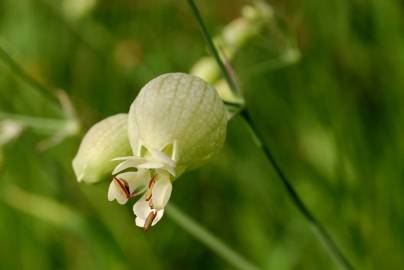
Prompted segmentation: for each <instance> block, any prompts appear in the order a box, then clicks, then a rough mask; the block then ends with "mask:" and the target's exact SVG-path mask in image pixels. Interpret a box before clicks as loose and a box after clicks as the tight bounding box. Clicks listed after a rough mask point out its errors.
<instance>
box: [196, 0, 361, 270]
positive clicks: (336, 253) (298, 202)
mask: <svg viewBox="0 0 404 270" xmlns="http://www.w3.org/2000/svg"><path fill="white" fill-rule="evenodd" d="M188 3H189V5H190V7H191V10H192V12H193V14H194V16H195V19H196V21H197V22H198V24H199V26H200V28H201V30H202V34H203V36H204V38H205V40H206V42H207V44H208V49H209V50H210V53H211V54H212V55H213V57H214V58H215V60H216V62H217V64H218V65H219V67H220V69H221V71H222V73H223V75H224V78H225V79H226V81H227V83H228V84H229V87H230V89H231V90H232V91H233V92H234V93H235V94H239V93H240V90H239V89H238V87H237V84H236V82H235V81H234V77H232V76H230V73H229V71H228V70H227V69H226V67H225V65H224V63H223V61H222V59H221V58H220V55H219V53H218V51H217V49H216V47H215V45H214V43H213V41H212V37H211V36H210V34H209V31H208V30H207V27H206V25H205V23H204V21H203V18H202V16H201V14H200V12H199V10H198V7H197V6H196V4H195V2H194V1H193V0H188ZM235 105H236V104H235ZM240 115H241V116H242V117H243V119H244V120H245V122H246V124H247V125H248V127H249V130H250V131H251V134H252V137H253V139H254V142H255V143H256V145H257V147H259V148H260V149H261V150H262V152H263V153H264V154H265V156H266V158H267V159H268V161H269V162H270V163H271V164H272V166H273V167H274V169H275V171H276V173H277V174H278V176H279V179H280V181H281V182H282V184H283V186H284V187H285V189H286V191H287V193H288V195H289V197H290V199H291V200H292V202H293V204H294V205H295V206H296V208H297V209H298V210H299V211H300V212H301V213H302V215H303V216H304V218H305V219H306V220H307V221H308V222H309V224H310V225H311V226H312V228H313V229H314V231H315V232H316V233H317V236H318V237H319V238H320V240H321V241H322V242H323V243H324V245H325V246H326V248H327V250H328V251H329V252H330V254H331V255H332V256H333V257H334V258H335V259H336V261H337V262H338V263H339V264H340V266H341V267H343V268H344V269H347V270H352V269H354V268H353V266H352V265H351V263H350V262H349V260H348V259H347V258H346V257H345V255H344V254H343V253H342V251H341V250H340V249H339V248H338V246H337V244H336V243H335V242H334V240H333V239H332V238H331V236H330V234H329V233H328V232H327V230H326V229H325V227H324V226H323V225H322V224H321V223H320V222H319V221H318V220H317V219H316V218H315V217H314V215H313V214H312V213H311V211H310V210H309V209H308V208H307V206H306V205H305V204H304V202H303V200H302V199H301V198H300V196H299V195H298V193H297V192H296V190H295V189H294V187H293V186H292V184H291V182H290V181H289V179H288V178H287V176H286V174H285V173H284V171H283V170H282V169H281V167H280V166H279V164H278V162H277V161H276V160H275V158H274V156H273V154H272V152H271V150H270V148H269V146H267V145H266V144H265V143H264V140H263V137H262V136H261V134H260V133H259V132H258V129H257V127H256V126H255V124H254V122H253V121H252V118H251V115H250V113H249V111H248V108H247V107H244V108H243V109H242V110H240Z"/></svg>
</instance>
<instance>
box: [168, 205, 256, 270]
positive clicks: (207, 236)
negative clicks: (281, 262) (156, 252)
mask: <svg viewBox="0 0 404 270" xmlns="http://www.w3.org/2000/svg"><path fill="white" fill-rule="evenodd" d="M165 209H166V213H167V215H168V216H169V217H170V218H171V219H172V220H173V221H174V222H175V223H177V225H179V226H180V227H182V228H183V229H184V230H185V231H187V232H188V233H189V234H191V235H192V236H193V237H195V238H196V239H198V240H199V241H201V242H202V243H203V244H205V245H206V246H207V247H209V248H210V249H211V250H213V251H214V252H215V253H216V254H218V255H219V256H221V257H222V258H223V259H224V260H226V261H227V262H228V263H230V264H232V265H233V266H234V267H235V268H237V269H241V270H258V269H259V268H258V267H256V266H254V265H253V264H252V263H250V262H249V261H247V260H246V259H245V258H243V257H242V256H241V255H239V254H238V253H237V252H235V251H234V250H232V249H231V248H230V247H229V246H227V245H226V244H224V243H223V242H222V241H221V240H220V239H218V238H217V237H216V236H214V235H213V234H212V233H210V232H209V231H208V230H206V229H205V228H204V227H202V226H201V225H199V224H198V223H196V222H195V221H194V220H192V219H191V218H190V217H188V216H187V215H186V214H185V213H183V212H182V211H180V210H179V209H178V208H177V207H176V206H174V204H173V203H170V204H169V205H167V206H166V208H165Z"/></svg>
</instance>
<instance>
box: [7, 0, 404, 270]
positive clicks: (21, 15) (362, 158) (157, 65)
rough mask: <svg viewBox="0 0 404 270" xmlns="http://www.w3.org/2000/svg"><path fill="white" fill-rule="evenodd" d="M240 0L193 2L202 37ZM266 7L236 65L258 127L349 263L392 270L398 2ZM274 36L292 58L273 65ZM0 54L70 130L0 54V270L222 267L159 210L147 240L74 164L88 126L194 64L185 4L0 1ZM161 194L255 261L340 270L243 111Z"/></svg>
mask: <svg viewBox="0 0 404 270" xmlns="http://www.w3.org/2000/svg"><path fill="white" fill-rule="evenodd" d="M248 3H249V2H248V1H243V0H237V1H230V0H226V1H214V0H209V1H198V4H199V6H200V8H201V11H202V13H203V15H204V18H205V20H206V22H207V24H208V26H209V28H210V30H211V32H212V33H215V34H217V33H220V31H221V29H222V28H223V27H224V26H225V25H227V24H228V23H229V22H230V21H232V20H233V19H235V18H237V17H239V16H240V12H241V9H242V6H244V5H245V4H248ZM268 3H269V4H270V5H271V6H272V8H273V12H274V14H275V18H274V20H273V21H272V22H271V23H270V25H269V26H268V27H266V28H265V29H264V30H263V31H261V32H260V34H259V35H258V36H257V37H256V38H254V39H253V40H250V41H249V42H248V44H246V45H245V46H244V47H243V48H242V49H241V50H240V52H239V53H238V54H237V56H236V57H235V59H234V61H233V62H232V64H233V66H234V69H235V71H236V73H237V74H238V76H239V80H240V84H241V86H242V89H243V91H244V93H245V95H246V100H247V104H248V105H249V107H250V109H251V110H252V115H253V118H254V120H255V122H256V123H257V125H258V127H259V128H260V130H261V131H262V132H261V133H262V134H263V135H264V136H265V139H266V142H267V143H268V144H269V145H270V146H271V148H272V149H273V152H274V154H275V156H276V157H277V159H278V160H279V162H280V164H281V166H282V168H283V169H284V170H285V171H286V172H287V174H288V176H289V177H290V178H291V179H292V182H293V185H294V186H295V187H296V189H297V191H298V193H299V194H300V195H301V197H302V198H303V200H304V201H305V203H307V205H308V206H309V208H310V209H311V210H312V211H313V212H314V213H315V215H316V216H317V217H318V219H319V220H320V221H321V222H322V223H323V224H324V225H325V226H326V227H327V228H328V230H329V231H330V233H331V235H332V236H333V238H334V239H335V240H336V242H337V244H338V245H339V246H340V247H341V249H342V250H343V251H344V253H345V254H346V255H347V257H348V258H349V259H350V260H351V261H352V262H353V264H354V265H355V266H356V268H357V269H404V256H403V254H404V168H403V164H404V155H403V154H404V140H403V137H404V123H403V119H404V91H403V90H404V75H403V71H404V4H403V2H402V1H399V0H389V1H386V0H329V1H323V0H302V1H296V0H288V1H279V0H273V1H269V2H268ZM285 40H294V41H295V44H296V46H297V48H298V49H299V52H300V59H299V60H298V61H295V62H293V63H287V64H284V63H282V62H280V61H281V60H279V59H282V57H281V56H282V54H283V53H284V52H285V50H286V49H285V42H284V41H285ZM0 46H1V47H2V48H4V49H5V50H6V51H7V52H8V53H9V55H10V56H12V57H13V58H14V59H15V60H16V61H17V62H18V63H19V64H20V65H21V66H22V67H23V68H24V70H25V71H26V72H27V73H28V74H30V76H33V77H34V78H36V80H38V81H40V82H41V83H43V84H45V85H48V86H50V87H52V88H58V89H62V90H64V91H65V92H66V94H67V95H68V96H69V97H70V99H71V101H72V104H73V107H74V108H75V110H76V111H77V115H78V119H79V121H80V123H81V126H82V129H81V131H80V132H79V133H77V132H74V131H75V129H74V127H73V128H72V131H71V133H77V134H74V135H73V136H66V138H63V135H64V134H65V133H66V132H61V128H63V127H64V126H63V124H64V121H60V120H57V119H63V117H64V116H63V115H62V114H61V113H60V111H58V110H57V109H56V107H55V106H54V105H52V103H50V101H49V100H48V99H47V98H46V97H45V96H44V95H41V94H40V93H38V91H36V89H35V88H34V87H32V86H31V85H30V84H27V83H26V82H25V81H24V80H21V79H20V78H19V77H18V76H17V74H16V72H15V71H12V70H10V69H9V68H8V67H7V66H6V65H4V62H0V111H1V114H0V151H1V154H0V155H1V156H0V261H1V266H0V268H1V269H233V268H232V266H230V265H229V264H228V263H227V262H226V261H224V260H222V259H221V258H220V257H218V256H217V255H216V254H215V253H214V252H212V251H211V250H210V249H208V248H207V247H206V246H204V245H203V244H201V243H200V242H198V241H197V240H195V239H194V238H193V237H192V236H191V235H189V234H188V233H187V232H185V231H183V229H182V228H181V227H179V226H178V225H177V224H176V223H175V222H173V220H172V219H170V218H169V217H168V216H167V217H165V218H164V219H163V220H162V221H161V222H160V223H159V224H158V226H156V227H154V228H153V229H152V230H151V231H150V232H148V233H144V232H143V231H142V230H141V229H139V228H137V227H136V226H135V225H134V216H133V214H132V210H131V205H130V204H128V205H126V206H125V207H122V206H120V205H118V204H116V203H109V202H108V201H107V198H106V194H107V188H108V183H107V182H105V183H102V184H99V185H95V186H89V185H84V184H78V183H77V182H76V180H75V177H74V175H73V172H72V168H71V160H72V158H73V156H74V155H75V153H76V151H77V149H78V145H79V143H80V139H81V138H82V136H83V134H84V132H85V131H86V130H87V129H88V127H89V126H91V125H92V124H93V123H95V122H97V121H99V120H100V119H102V118H104V117H106V116H109V115H112V114H116V113H120V112H126V111H128V108H129V105H130V103H131V102H132V101H133V99H134V97H135V96H136V94H137V92H138V91H139V90H140V88H141V87H142V85H144V84H145V83H146V82H147V81H149V80H150V79H152V78H154V77H155V76H157V75H159V74H162V73H165V72H174V71H182V72H187V71H189V70H190V68H191V67H192V65H193V64H194V63H195V62H196V61H198V59H199V58H200V57H202V56H206V55H207V50H206V47H205V44H204V41H203V38H202V36H201V34H200V32H199V29H198V26H197V24H196V22H195V20H194V18H193V16H192V13H191V11H190V9H189V7H188V5H187V2H186V1H169V0H158V1H157V0H155V1H130V0H117V1H107V0H98V1H97V0H64V1H52V0H19V1H16V0H1V1H0ZM26 117H29V118H26ZM48 119H54V120H55V119H56V121H54V120H51V121H49V120H48ZM62 131H63V130H62ZM55 134H56V135H55ZM65 135H70V133H69V134H65ZM54 136H56V137H54ZM50 137H53V139H55V140H56V141H55V142H57V139H60V142H59V143H55V144H54V145H49V143H52V141H49V138H50ZM44 140H45V141H44ZM44 146H48V147H44ZM45 148H46V149H45ZM171 201H173V202H174V203H176V205H177V206H178V207H179V208H181V209H182V210H183V211H184V212H186V213H188V214H189V215H190V216H191V217H193V218H194V219H195V220H197V221H198V222H199V223H201V224H202V225H203V226H205V227H206V228H207V229H209V230H210V231H211V232H212V233H214V234H215V235H217V236H218V237H220V238H221V239H222V240H223V241H224V242H226V243H227V244H228V245H229V246H231V247H232V248H233V249H234V250H236V251H238V252H239V253H240V254H243V256H245V257H246V258H248V259H249V260H250V261H252V262H254V263H256V264H257V265H259V266H260V268H263V269H338V268H337V266H336V264H335V262H334V261H333V260H332V258H330V256H329V254H328V253H327V251H326V250H325V249H324V247H323V245H322V243H321V242H319V241H318V238H317V237H316V235H315V234H314V233H313V231H312V230H311V228H310V227H309V225H308V224H307V222H306V221H305V220H304V219H303V217H302V216H301V214H300V213H299V212H298V211H297V210H296V208H295V207H294V206H293V205H292V204H291V202H290V200H289V199H288V196H287V193H286V192H285V189H284V188H283V186H282V185H281V184H280V182H279V181H278V179H277V176H276V174H275V173H274V171H273V169H272V168H271V166H270V165H269V163H268V162H267V161H266V159H265V157H264V155H263V154H262V153H261V152H260V150H259V149H257V148H256V147H255V145H254V143H253V141H252V139H251V138H250V136H249V133H248V130H247V128H246V126H245V123H244V122H243V121H242V119H241V118H239V117H235V118H234V119H233V120H232V121H231V122H230V124H229V129H228V139H227V142H226V145H225V147H224V149H223V151H222V152H221V153H220V154H219V155H218V156H216V157H215V158H214V159H213V160H212V161H211V162H210V163H209V164H207V165H206V166H204V167H203V168H200V169H198V170H196V171H193V172H189V173H187V174H185V175H184V176H183V177H181V179H180V180H179V181H177V182H176V183H175V187H174V192H173V195H172V198H171Z"/></svg>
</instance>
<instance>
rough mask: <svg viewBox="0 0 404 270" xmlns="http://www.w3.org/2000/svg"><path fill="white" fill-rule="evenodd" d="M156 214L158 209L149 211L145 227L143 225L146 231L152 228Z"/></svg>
mask: <svg viewBox="0 0 404 270" xmlns="http://www.w3.org/2000/svg"><path fill="white" fill-rule="evenodd" d="M156 216H157V212H156V211H151V212H150V213H149V215H148V216H147V218H146V221H145V222H144V227H143V229H144V231H145V232H146V231H148V230H149V229H150V227H151V225H152V223H153V220H154V219H155V218H156Z"/></svg>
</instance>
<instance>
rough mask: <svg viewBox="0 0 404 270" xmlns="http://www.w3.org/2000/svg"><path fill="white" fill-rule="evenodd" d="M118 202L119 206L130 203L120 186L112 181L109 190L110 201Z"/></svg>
mask: <svg viewBox="0 0 404 270" xmlns="http://www.w3.org/2000/svg"><path fill="white" fill-rule="evenodd" d="M113 200H116V201H117V202H118V203H119V204H125V203H126V202H127V201H128V198H127V197H126V194H125V193H124V192H123V191H122V190H121V187H120V186H119V184H118V183H117V182H116V181H115V180H112V181H111V184H109V188H108V201H110V202H112V201H113Z"/></svg>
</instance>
